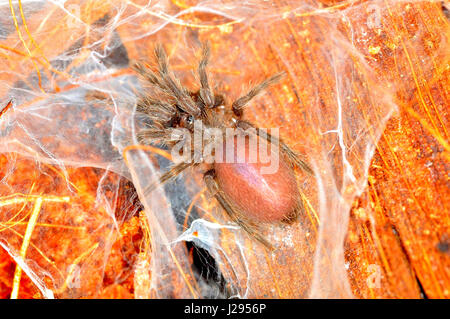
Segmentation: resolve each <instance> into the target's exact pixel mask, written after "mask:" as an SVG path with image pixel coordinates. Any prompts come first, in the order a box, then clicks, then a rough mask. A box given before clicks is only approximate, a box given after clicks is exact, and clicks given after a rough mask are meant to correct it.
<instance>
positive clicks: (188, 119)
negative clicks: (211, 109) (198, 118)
mask: <svg viewBox="0 0 450 319" xmlns="http://www.w3.org/2000/svg"><path fill="white" fill-rule="evenodd" d="M180 124H181V126H182V127H186V128H191V127H192V126H193V125H194V116H192V115H187V114H185V115H183V116H181V121H180Z"/></svg>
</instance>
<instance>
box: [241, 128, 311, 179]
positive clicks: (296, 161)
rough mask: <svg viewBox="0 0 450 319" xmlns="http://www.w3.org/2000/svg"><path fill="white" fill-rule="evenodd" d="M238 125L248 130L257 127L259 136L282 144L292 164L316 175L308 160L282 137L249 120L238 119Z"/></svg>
mask: <svg viewBox="0 0 450 319" xmlns="http://www.w3.org/2000/svg"><path fill="white" fill-rule="evenodd" d="M236 126H237V127H238V128H241V129H243V130H247V129H248V128H256V134H257V135H258V136H259V137H261V138H263V139H265V140H266V141H268V142H269V143H275V144H278V145H280V148H281V150H282V151H283V153H284V154H286V156H287V158H288V159H289V162H290V163H291V164H292V165H295V166H297V167H299V168H301V169H302V170H303V171H305V172H307V173H308V174H310V175H314V172H313V170H312V169H311V167H310V166H309V165H308V163H306V161H305V160H303V159H302V158H301V157H300V155H298V154H297V153H296V152H294V151H293V150H292V149H291V148H290V147H289V146H287V145H286V144H285V143H284V142H283V141H282V140H281V139H278V138H276V137H274V136H272V135H271V134H269V133H267V132H266V131H262V130H259V129H258V128H257V127H256V126H254V125H253V124H251V123H249V122H247V121H242V120H238V121H237V123H236Z"/></svg>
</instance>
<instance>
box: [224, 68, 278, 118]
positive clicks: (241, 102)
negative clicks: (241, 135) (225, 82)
mask: <svg viewBox="0 0 450 319" xmlns="http://www.w3.org/2000/svg"><path fill="white" fill-rule="evenodd" d="M284 74H285V73H284V72H280V73H277V74H275V75H273V76H271V77H270V78H268V79H266V80H265V81H263V82H261V83H259V84H258V85H256V86H255V87H253V88H252V89H250V91H248V92H247V94H245V95H244V96H241V97H240V98H238V99H237V100H236V101H234V102H233V105H232V108H233V113H234V114H235V115H237V116H242V109H243V108H244V106H245V105H246V104H247V103H248V102H249V101H250V100H251V99H253V98H254V97H255V96H257V95H258V94H259V93H261V92H262V91H264V90H265V89H266V88H267V87H269V86H270V85H272V84H275V83H277V82H278V81H280V80H281V78H282V77H283V76H284Z"/></svg>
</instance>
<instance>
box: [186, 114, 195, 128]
mask: <svg viewBox="0 0 450 319" xmlns="http://www.w3.org/2000/svg"><path fill="white" fill-rule="evenodd" d="M186 124H187V125H189V126H190V125H192V124H194V117H193V116H192V115H189V116H188V117H187V118H186Z"/></svg>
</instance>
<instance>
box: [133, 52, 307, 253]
mask: <svg viewBox="0 0 450 319" xmlns="http://www.w3.org/2000/svg"><path fill="white" fill-rule="evenodd" d="M209 55H210V49H209V45H208V44H205V45H204V46H203V49H202V58H201V60H200V63H199V65H198V73H199V78H200V88H199V90H198V91H196V92H190V91H189V90H187V89H186V88H185V87H183V86H182V85H181V84H180V82H179V81H178V79H177V78H176V77H175V76H174V75H173V74H172V72H171V71H170V69H169V63H168V58H167V55H166V53H165V51H164V49H163V48H162V46H160V45H158V46H157V47H156V49H155V58H156V62H157V70H156V71H153V70H152V69H151V68H150V67H148V66H146V65H144V64H141V63H137V64H135V66H134V69H135V70H136V71H137V72H138V73H139V74H140V76H141V77H142V79H143V80H144V81H145V83H149V84H150V85H151V86H152V89H151V90H148V91H145V92H144V94H142V95H141V97H140V99H139V100H138V102H137V105H136V110H137V111H138V112H140V113H143V114H144V115H145V116H146V117H148V119H149V121H148V123H149V124H148V125H147V127H146V128H144V129H142V130H141V131H140V132H139V133H138V136H137V137H138V141H139V142H140V143H142V144H155V143H159V144H164V145H167V146H168V147H175V145H177V144H178V143H181V142H182V143H186V134H184V135H183V134H177V132H179V131H180V129H183V130H184V131H187V132H188V135H189V134H192V135H195V133H196V130H202V132H203V131H205V130H207V129H215V130H216V131H217V130H218V131H219V135H220V136H219V137H222V136H223V138H220V139H215V140H213V141H210V142H211V143H214V144H215V148H214V149H215V150H217V149H219V150H220V153H221V154H222V156H223V154H228V153H230V154H232V155H230V158H231V161H218V160H217V158H222V157H216V160H213V161H209V162H208V161H206V159H205V158H204V157H203V156H202V155H200V156H192V157H188V158H190V160H185V161H183V162H180V163H178V164H176V165H174V166H173V167H172V169H170V170H169V171H168V172H166V173H164V174H163V175H162V176H161V177H160V183H158V185H159V184H162V183H164V182H166V181H168V180H170V179H172V178H174V177H176V176H177V175H178V174H180V173H181V172H183V171H184V170H185V169H187V168H189V167H193V166H195V165H198V164H205V163H207V165H208V166H209V167H208V169H207V171H206V173H205V174H204V181H205V183H206V186H207V188H208V189H209V191H210V192H211V193H212V194H213V196H214V197H215V198H216V199H217V201H218V202H219V203H220V205H221V206H222V208H223V209H224V210H225V212H226V213H227V214H228V216H229V217H231V219H232V220H233V221H235V222H236V223H238V224H239V225H240V226H241V227H242V228H243V229H244V230H245V231H246V232H248V233H249V234H250V235H252V236H253V237H255V238H256V239H257V240H259V241H260V242H262V243H263V244H265V245H266V246H268V247H271V245H270V243H269V242H268V241H267V240H266V239H265V238H264V237H263V236H262V235H260V233H259V223H268V222H279V221H282V222H288V223H291V222H293V221H294V220H295V219H296V217H297V216H298V213H299V212H300V210H301V207H302V205H301V201H300V196H299V190H298V187H297V183H296V179H295V174H294V169H293V168H294V167H295V166H297V167H300V168H301V169H303V170H305V171H306V172H308V173H311V169H310V168H309V166H308V165H307V164H306V163H305V162H304V161H303V160H301V159H300V158H299V157H298V156H297V155H296V154H295V153H294V152H293V151H292V150H291V149H290V148H289V147H288V146H287V145H286V144H284V143H283V142H282V141H281V140H279V139H278V138H276V137H273V136H272V135H270V134H268V133H267V132H266V131H265V130H258V129H256V128H255V127H254V126H253V125H252V124H251V123H250V122H248V121H244V120H243V119H242V117H243V113H244V112H243V111H244V107H245V106H246V105H247V103H248V102H249V101H250V100H251V99H252V98H254V97H255V96H256V95H258V94H259V93H260V92H262V91H263V90H264V89H266V88H267V87H268V86H270V85H271V84H273V83H276V82H278V81H279V80H280V79H281V78H282V76H283V75H284V73H277V74H275V75H274V76H272V77H270V78H268V79H267V80H265V81H263V82H261V83H260V84H258V85H256V86H255V87H254V88H252V89H251V90H250V91H249V92H248V93H247V94H245V95H244V96H242V97H240V98H238V99H237V100H235V101H234V102H233V103H231V106H229V107H227V106H226V105H224V104H226V103H225V102H226V101H225V99H224V97H223V96H222V95H221V94H218V93H217V92H214V91H213V90H212V89H211V86H210V83H209V81H208V75H207V72H206V66H207V64H208V59H209ZM197 123H201V126H199V125H197ZM229 129H236V132H237V133H235V135H232V136H231V137H230V136H229V135H228V133H229V132H228V131H229ZM243 131H245V132H246V133H245V134H246V135H245V136H244V143H243V144H242V145H243V148H244V153H243V154H244V155H243V157H242V158H238V155H236V154H239V150H238V148H237V146H236V145H238V143H236V144H234V143H232V145H233V146H232V147H231V148H230V147H228V144H226V143H225V142H224V141H227V143H228V142H229V141H232V142H234V141H235V140H236V139H237V137H240V135H242V132H243ZM202 132H201V133H202ZM248 132H250V133H248ZM188 137H190V136H188ZM252 139H254V140H256V141H257V144H252V143H251V140H252ZM189 141H191V139H190V138H189ZM218 141H220V142H218ZM262 142H264V143H269V145H270V146H273V147H272V148H271V150H270V153H271V154H272V153H273V152H275V151H276V152H277V154H276V155H278V154H279V155H280V156H279V161H278V162H277V164H278V166H277V169H276V171H274V172H271V173H267V174H263V173H261V168H262V167H263V166H264V163H263V161H262V160H261V159H260V157H259V154H260V153H257V155H256V157H255V158H256V160H255V159H253V160H250V155H249V154H250V153H251V152H252V151H253V148H254V146H252V145H258V147H259V145H262V144H263V143H262ZM190 143H192V144H193V143H194V142H192V141H191V142H190ZM217 143H223V146H222V144H219V145H217ZM202 145H204V144H202ZM192 146H193V147H192V148H189V149H190V150H191V151H190V152H192V155H194V153H195V151H194V150H193V148H195V145H192ZM200 154H203V153H202V152H200ZM185 155H186V154H185ZM187 155H191V154H187ZM158 185H151V186H150V188H149V191H151V190H152V189H153V188H154V187H156V186H158Z"/></svg>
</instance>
